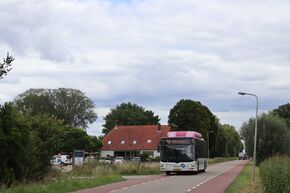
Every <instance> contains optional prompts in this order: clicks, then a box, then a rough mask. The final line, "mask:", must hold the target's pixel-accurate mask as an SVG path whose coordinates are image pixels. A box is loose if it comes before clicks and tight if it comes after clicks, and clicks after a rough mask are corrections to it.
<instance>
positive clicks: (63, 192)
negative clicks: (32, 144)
mask: <svg viewBox="0 0 290 193" xmlns="http://www.w3.org/2000/svg"><path fill="white" fill-rule="evenodd" d="M122 180H123V179H122V177H121V176H120V175H108V176H99V177H96V178H87V179H85V178H84V179H62V178H60V179H58V180H57V181H50V182H48V183H44V184H40V183H37V184H20V185H17V186H14V187H11V188H8V189H3V188H2V189H1V188H0V192H1V193H67V192H72V191H77V190H81V189H86V188H92V187H96V186H100V185H104V184H109V183H114V182H119V181H122Z"/></svg>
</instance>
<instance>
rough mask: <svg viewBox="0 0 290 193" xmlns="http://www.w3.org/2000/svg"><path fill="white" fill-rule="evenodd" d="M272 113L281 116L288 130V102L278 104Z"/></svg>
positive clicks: (289, 110) (289, 109)
mask: <svg viewBox="0 0 290 193" xmlns="http://www.w3.org/2000/svg"><path fill="white" fill-rule="evenodd" d="M273 113H274V114H275V115H278V116H279V117H281V118H283V119H284V120H285V122H286V124H287V126H288V129H289V130H290V103H287V104H285V105H281V106H279V107H278V108H277V109H274V110H273Z"/></svg>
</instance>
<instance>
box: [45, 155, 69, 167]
mask: <svg viewBox="0 0 290 193" xmlns="http://www.w3.org/2000/svg"><path fill="white" fill-rule="evenodd" d="M50 162H51V164H52V165H61V166H66V165H71V164H72V159H71V157H70V156H69V155H62V154H58V155H54V156H53V157H52V159H51V160H50Z"/></svg>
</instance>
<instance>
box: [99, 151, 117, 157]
mask: <svg viewBox="0 0 290 193" xmlns="http://www.w3.org/2000/svg"><path fill="white" fill-rule="evenodd" d="M107 156H112V157H114V151H101V157H107Z"/></svg>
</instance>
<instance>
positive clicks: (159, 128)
mask: <svg viewBox="0 0 290 193" xmlns="http://www.w3.org/2000/svg"><path fill="white" fill-rule="evenodd" d="M157 131H159V132H160V131H161V124H160V123H158V125H157Z"/></svg>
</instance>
